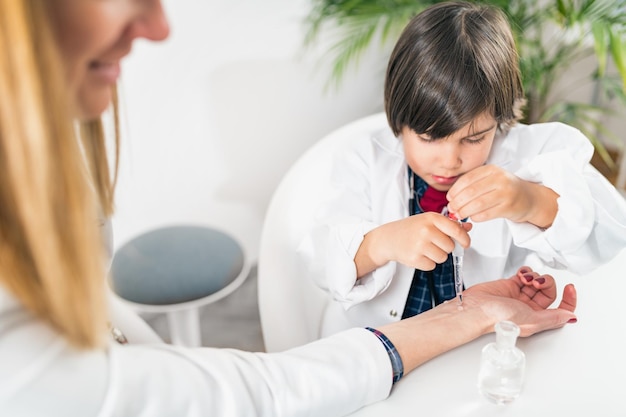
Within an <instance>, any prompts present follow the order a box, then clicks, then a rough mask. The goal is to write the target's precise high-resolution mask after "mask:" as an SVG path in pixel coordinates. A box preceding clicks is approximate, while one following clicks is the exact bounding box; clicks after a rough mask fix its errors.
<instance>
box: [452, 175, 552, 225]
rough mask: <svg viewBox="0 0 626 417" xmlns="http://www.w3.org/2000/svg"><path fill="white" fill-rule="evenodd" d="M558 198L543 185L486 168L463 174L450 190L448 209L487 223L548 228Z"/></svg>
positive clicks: (461, 215) (462, 216)
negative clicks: (497, 220)
mask: <svg viewBox="0 0 626 417" xmlns="http://www.w3.org/2000/svg"><path fill="white" fill-rule="evenodd" d="M558 197H559V195H558V194H557V193H555V192H554V191H553V190H551V189H550V188H547V187H545V186H543V185H541V184H536V183H532V182H529V181H525V180H522V179H521V178H519V177H517V176H515V175H513V174H511V173H510V172H508V171H505V170H504V169H502V168H500V167H497V166H495V165H483V166H480V167H478V168H475V169H473V170H472V171H469V172H468V173H466V174H464V175H462V176H461V177H460V178H459V179H458V180H457V182H456V183H455V184H454V185H453V186H452V188H450V191H448V194H447V198H448V200H449V201H450V203H449V204H448V207H449V208H450V210H451V211H453V212H454V213H457V214H458V215H459V216H460V217H461V218H467V217H470V218H471V219H472V221H476V222H484V221H487V220H491V219H495V218H505V219H509V220H511V221H514V222H517V223H522V222H528V223H532V224H534V225H536V226H538V227H542V228H548V227H550V226H551V225H552V222H553V221H554V218H555V217H556V212H557V209H558V206H557V202H556V200H557V198H558Z"/></svg>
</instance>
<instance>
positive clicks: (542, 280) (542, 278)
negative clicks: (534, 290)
mask: <svg viewBox="0 0 626 417" xmlns="http://www.w3.org/2000/svg"><path fill="white" fill-rule="evenodd" d="M535 281H537V282H538V283H540V284H543V283H544V282H546V279H545V278H544V277H539V278H537V279H536V280H535Z"/></svg>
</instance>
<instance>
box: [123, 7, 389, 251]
mask: <svg viewBox="0 0 626 417" xmlns="http://www.w3.org/2000/svg"><path fill="white" fill-rule="evenodd" d="M164 6H165V8H166V11H167V13H168V14H169V17H170V24H171V27H172V31H171V36H170V38H169V39H168V40H166V41H165V42H162V43H150V42H142V43H140V44H139V45H138V46H137V47H136V48H135V50H134V51H133V52H132V53H131V55H130V57H129V58H128V59H127V60H126V62H125V64H124V67H123V71H122V73H123V76H122V82H121V86H120V87H121V101H122V119H123V120H122V121H123V130H122V134H123V136H122V149H121V155H122V157H121V166H120V171H119V182H118V190H117V213H116V216H115V219H114V234H115V246H116V247H119V246H120V245H122V244H123V243H124V242H125V241H127V240H128V239H130V238H132V237H133V236H135V235H136V234H138V233H140V232H142V231H145V230H148V229H151V228H154V227H156V226H160V225H163V224H171V223H181V222H183V223H200V224H206V225H210V226H214V227H216V228H219V229H221V230H224V231H227V232H229V233H231V234H233V235H234V236H235V237H237V238H239V239H240V240H241V241H242V243H243V244H244V246H245V248H246V250H247V252H248V254H249V256H250V257H251V258H253V259H254V258H256V255H257V253H258V242H259V237H260V231H261V224H262V221H263V217H264V215H265V210H266V207H267V205H268V203H269V199H270V197H271V195H272V192H273V191H274V189H275V188H276V186H277V185H278V182H279V181H280V179H281V177H282V175H283V174H284V173H285V172H286V170H287V169H288V168H289V167H290V165H291V164H292V163H293V162H294V161H295V159H296V158H297V157H298V156H299V155H300V154H302V153H303V152H304V150H306V149H307V148H308V147H309V146H311V145H312V144H313V143H314V142H316V141H317V140H318V139H320V138H321V137H322V136H324V135H325V134H327V133H329V132H330V131H332V130H333V129H335V128H337V127H339V126H341V125H343V124H345V123H347V122H349V121H352V120H354V119H357V118H359V117H361V116H365V115H369V114H371V113H375V112H378V111H381V110H382V80H381V76H382V75H381V74H380V70H381V68H384V66H381V62H377V61H380V58H378V59H377V57H375V56H374V55H375V54H370V55H369V56H365V57H364V58H363V60H362V61H361V64H362V65H361V66H360V67H359V70H358V71H357V70H354V71H351V72H349V73H348V74H347V76H346V78H345V80H344V82H343V83H342V84H341V86H340V87H339V88H333V89H329V88H326V84H327V82H328V73H329V70H328V67H327V65H329V64H330V62H328V61H327V60H322V59H320V58H319V57H320V55H321V54H319V53H318V52H317V51H316V50H315V48H309V49H307V50H306V51H305V50H304V49H303V32H304V30H303V21H304V19H305V17H306V16H307V13H308V12H309V10H310V7H311V5H310V2H309V1H308V0H263V1H259V0H210V1H207V0H185V1H177V0H165V1H164ZM318 49H319V48H318ZM370 63H371V64H370ZM325 66H326V67H325ZM311 175H315V172H311Z"/></svg>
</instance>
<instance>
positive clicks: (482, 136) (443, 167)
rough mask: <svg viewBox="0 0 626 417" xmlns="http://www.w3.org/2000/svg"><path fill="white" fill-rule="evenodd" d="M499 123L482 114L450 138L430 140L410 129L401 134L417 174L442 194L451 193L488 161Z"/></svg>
mask: <svg viewBox="0 0 626 417" xmlns="http://www.w3.org/2000/svg"><path fill="white" fill-rule="evenodd" d="M496 127H497V123H496V121H495V119H494V118H493V117H492V116H490V115H487V114H482V115H480V116H478V117H477V118H476V119H474V120H473V121H472V122H470V123H468V124H467V125H465V126H463V127H462V128H461V129H459V130H457V131H456V132H454V133H452V134H451V135H450V136H447V137H445V138H441V139H434V140H433V139H431V138H430V137H429V136H428V135H420V134H417V133H416V132H415V131H413V130H412V129H410V128H408V127H406V126H405V127H404V128H403V129H402V132H401V134H400V137H401V139H402V144H403V146H404V154H405V157H406V160H407V163H408V164H409V166H410V167H411V169H412V170H413V172H414V173H416V174H417V175H419V176H420V178H422V179H423V180H424V181H426V183H427V184H428V185H430V186H431V187H433V188H435V189H436V190H439V191H448V190H449V189H450V187H452V185H453V184H454V183H455V182H456V180H457V179H458V178H459V177H460V176H461V175H463V174H465V173H466V172H468V171H471V170H472V169H474V168H477V167H479V166H481V165H483V164H484V163H485V162H486V161H487V157H488V156H489V152H490V151H491V146H492V145H493V140H494V137H495V135H496Z"/></svg>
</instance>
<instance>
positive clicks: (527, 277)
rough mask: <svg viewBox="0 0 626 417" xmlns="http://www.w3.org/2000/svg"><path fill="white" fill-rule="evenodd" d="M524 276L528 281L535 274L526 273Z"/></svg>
mask: <svg viewBox="0 0 626 417" xmlns="http://www.w3.org/2000/svg"><path fill="white" fill-rule="evenodd" d="M523 277H524V279H525V280H526V281H528V282H530V281H532V280H533V276H532V275H531V274H524V275H523Z"/></svg>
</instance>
